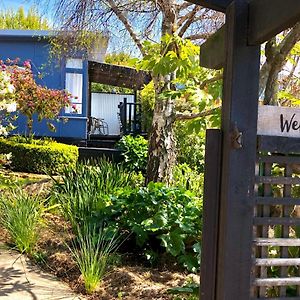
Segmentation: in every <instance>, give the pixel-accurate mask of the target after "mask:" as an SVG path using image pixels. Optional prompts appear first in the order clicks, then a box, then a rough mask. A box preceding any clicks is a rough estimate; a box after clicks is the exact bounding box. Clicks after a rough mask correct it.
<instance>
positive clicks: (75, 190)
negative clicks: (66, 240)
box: [53, 160, 132, 230]
mask: <svg viewBox="0 0 300 300" xmlns="http://www.w3.org/2000/svg"><path fill="white" fill-rule="evenodd" d="M131 182H132V181H131V175H130V174H128V173H126V172H125V171H124V169H123V168H122V166H119V165H115V164H112V163H110V162H108V161H106V160H100V161H98V162H95V165H84V164H77V165H76V167H75V168H74V167H68V168H65V169H64V172H63V174H62V179H61V180H59V181H57V180H55V184H54V187H53V195H54V197H55V199H56V201H57V202H58V203H59V204H60V206H61V210H62V213H63V215H64V216H65V217H66V219H67V220H69V221H70V222H71V224H72V226H73V229H74V230H76V229H77V226H80V225H82V224H83V223H84V222H88V223H90V224H97V223H98V224H101V222H102V221H103V218H104V215H103V210H104V209H105V208H106V207H107V206H109V205H110V204H111V201H110V198H109V195H113V194H115V193H116V192H117V191H118V190H119V189H121V188H124V187H126V186H128V185H130V184H131Z"/></svg>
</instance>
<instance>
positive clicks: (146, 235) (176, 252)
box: [107, 183, 202, 272]
mask: <svg viewBox="0 0 300 300" xmlns="http://www.w3.org/2000/svg"><path fill="white" fill-rule="evenodd" d="M107 212H109V213H110V214H111V213H113V214H112V215H111V224H113V226H116V225H117V226H118V227H119V228H120V229H122V230H129V231H130V232H132V233H134V236H135V239H136V244H137V245H138V246H139V247H141V248H142V249H144V250H145V249H147V252H145V254H146V255H147V256H148V258H149V259H151V258H153V257H154V256H155V255H153V254H155V253H157V249H155V244H158V243H159V244H160V246H161V247H162V249H164V251H166V252H167V253H169V254H171V255H172V256H174V257H177V259H178V261H179V262H180V263H182V264H183V265H184V266H185V267H186V268H187V269H188V270H190V271H193V272H196V271H197V270H198V268H199V261H200V259H199V253H200V238H201V225H202V218H201V216H202V201H201V200H200V198H198V197H195V196H194V195H193V194H192V193H191V192H189V191H186V190H184V189H181V188H173V187H171V188H169V187H166V186H165V185H163V184H161V183H150V184H149V185H148V186H147V187H144V188H138V189H131V190H124V191H123V192H120V194H119V195H118V196H117V197H113V199H112V206H111V207H108V208H107Z"/></svg>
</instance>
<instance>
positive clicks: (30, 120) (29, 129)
mask: <svg viewBox="0 0 300 300" xmlns="http://www.w3.org/2000/svg"><path fill="white" fill-rule="evenodd" d="M27 118H28V119H27V136H28V137H30V136H31V135H32V127H33V118H30V117H27Z"/></svg>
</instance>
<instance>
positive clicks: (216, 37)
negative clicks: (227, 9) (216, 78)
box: [200, 25, 225, 70]
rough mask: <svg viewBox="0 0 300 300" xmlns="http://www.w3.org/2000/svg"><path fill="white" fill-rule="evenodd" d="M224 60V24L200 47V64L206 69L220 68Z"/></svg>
mask: <svg viewBox="0 0 300 300" xmlns="http://www.w3.org/2000/svg"><path fill="white" fill-rule="evenodd" d="M224 60H225V25H224V26H223V27H221V29H219V30H218V31H217V32H216V33H214V34H213V35H212V36H211V37H210V38H209V39H208V40H207V41H206V42H205V43H204V44H202V45H201V47H200V65H201V66H202V67H205V68H208V69H216V70H218V69H222V68H223V66H224Z"/></svg>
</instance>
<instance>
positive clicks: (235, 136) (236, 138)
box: [231, 123, 243, 149]
mask: <svg viewBox="0 0 300 300" xmlns="http://www.w3.org/2000/svg"><path fill="white" fill-rule="evenodd" d="M242 142H243V133H242V132H241V131H239V129H238V127H237V125H236V123H235V124H234V126H233V128H232V130H231V145H232V147H233V148H234V149H241V148H242V147H243V144H242Z"/></svg>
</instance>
